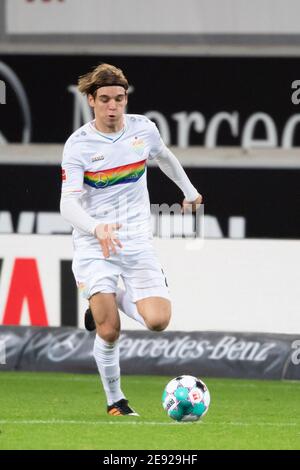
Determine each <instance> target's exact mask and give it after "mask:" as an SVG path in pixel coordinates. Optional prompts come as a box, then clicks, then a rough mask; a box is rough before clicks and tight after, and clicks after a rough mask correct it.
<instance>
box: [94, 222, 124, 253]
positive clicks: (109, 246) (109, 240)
mask: <svg viewBox="0 0 300 470" xmlns="http://www.w3.org/2000/svg"><path fill="white" fill-rule="evenodd" d="M121 227H122V225H120V224H99V225H97V227H96V228H95V236H96V238H97V240H98V241H99V243H100V246H101V248H102V252H103V255H104V257H105V258H109V257H110V254H111V252H112V253H115V254H116V253H117V250H116V247H117V246H118V247H119V248H123V245H122V243H121V242H120V240H119V239H118V236H117V234H116V231H117V230H119V229H120V228H121Z"/></svg>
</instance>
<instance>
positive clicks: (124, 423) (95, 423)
mask: <svg viewBox="0 0 300 470" xmlns="http://www.w3.org/2000/svg"><path fill="white" fill-rule="evenodd" d="M1 424H12V425H40V424H45V425H51V424H55V425H57V424H58V425H63V424H66V425H68V424H71V425H73V424H75V425H84V426H86V425H91V426H103V425H117V426H180V425H181V426H182V425H195V424H196V423H193V422H190V423H189V422H185V423H180V422H170V423H165V422H154V421H74V420H22V421H21V420H19V421H18V420H0V425H1ZM197 424H201V425H205V426H241V427H247V426H248V427H249V426H260V427H264V426H268V427H294V426H300V423H261V422H260V423H257V422H255V423H243V422H238V421H236V422H235V421H231V422H223V423H222V422H221V423H214V422H205V423H204V422H203V421H199V422H198V423H197Z"/></svg>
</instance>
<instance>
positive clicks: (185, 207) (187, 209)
mask: <svg viewBox="0 0 300 470" xmlns="http://www.w3.org/2000/svg"><path fill="white" fill-rule="evenodd" d="M202 202H203V197H202V196H201V194H198V197H197V198H196V199H195V200H194V201H187V200H186V199H184V200H183V203H182V209H181V212H182V214H185V213H191V212H196V211H197V209H199V206H200V205H201V204H202Z"/></svg>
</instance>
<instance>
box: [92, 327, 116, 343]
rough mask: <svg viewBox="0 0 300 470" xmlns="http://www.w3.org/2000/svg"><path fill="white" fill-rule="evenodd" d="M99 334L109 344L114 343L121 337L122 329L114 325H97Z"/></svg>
mask: <svg viewBox="0 0 300 470" xmlns="http://www.w3.org/2000/svg"><path fill="white" fill-rule="evenodd" d="M96 328H97V334H98V335H99V336H100V338H102V339H103V340H104V341H106V342H107V343H114V342H115V341H117V339H118V338H119V336H120V329H119V328H116V327H114V326H112V325H103V324H102V325H101V326H100V325H97V324H96Z"/></svg>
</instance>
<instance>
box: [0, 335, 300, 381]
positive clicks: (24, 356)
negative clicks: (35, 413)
mask: <svg viewBox="0 0 300 470" xmlns="http://www.w3.org/2000/svg"><path fill="white" fill-rule="evenodd" d="M94 336H95V334H94V333H88V332H86V331H85V330H81V329H78V328H42V327H13V326H2V327H1V326H0V352H1V354H0V371H17V370H20V371H47V372H51V371H52V372H54V371H55V372H72V373H96V372H97V369H96V364H95V362H94V358H93V355H92V351H93V343H94ZM120 361H121V369H122V373H123V374H137V375H138V374H140V375H148V374H154V375H168V376H171V377H172V376H173V377H175V376H177V375H181V374H188V375H194V376H198V377H235V378H247V379H256V378H257V379H277V380H280V379H290V380H300V335H299V336H298V337H297V336H296V335H283V334H282V335H281V334H261V333H260V334H259V333H236V332H195V331H194V332H182V331H180V332H179V331H169V332H164V333H160V334H157V333H153V332H149V331H145V332H144V331H123V332H122V334H121V336H120Z"/></svg>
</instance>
